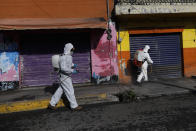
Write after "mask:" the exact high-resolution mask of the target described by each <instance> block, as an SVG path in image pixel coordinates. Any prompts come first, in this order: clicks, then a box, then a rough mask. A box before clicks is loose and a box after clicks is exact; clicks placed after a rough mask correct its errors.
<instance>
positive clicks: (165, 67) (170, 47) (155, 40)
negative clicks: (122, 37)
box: [130, 33, 182, 79]
mask: <svg viewBox="0 0 196 131" xmlns="http://www.w3.org/2000/svg"><path fill="white" fill-rule="evenodd" d="M145 45H149V46H150V48H151V49H150V52H149V53H150V56H151V58H152V60H153V61H154V64H153V65H152V72H151V73H149V78H150V79H151V78H179V77H181V76H182V65H181V47H180V34H179V33H171V34H145V35H130V51H131V59H133V56H134V53H135V51H136V50H137V49H143V48H144V46H145ZM149 69H150V68H149ZM149 72H150V70H149Z"/></svg>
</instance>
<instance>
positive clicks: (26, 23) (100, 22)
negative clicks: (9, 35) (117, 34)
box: [0, 18, 107, 30]
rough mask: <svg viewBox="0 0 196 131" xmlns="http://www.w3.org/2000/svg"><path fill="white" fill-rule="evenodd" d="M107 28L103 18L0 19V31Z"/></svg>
mask: <svg viewBox="0 0 196 131" xmlns="http://www.w3.org/2000/svg"><path fill="white" fill-rule="evenodd" d="M106 27H107V23H106V20H105V19H104V18H15V19H0V30H26V29H79V28H102V29H105V28H106Z"/></svg>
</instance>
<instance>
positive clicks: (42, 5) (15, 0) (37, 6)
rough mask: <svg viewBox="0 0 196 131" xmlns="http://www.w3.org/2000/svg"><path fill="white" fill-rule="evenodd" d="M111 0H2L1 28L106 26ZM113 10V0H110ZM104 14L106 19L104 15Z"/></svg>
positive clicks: (0, 7) (0, 11)
mask: <svg viewBox="0 0 196 131" xmlns="http://www.w3.org/2000/svg"><path fill="white" fill-rule="evenodd" d="M106 3H107V0H1V2H0V29H42V28H44V29H45V28H47V29H48V28H100V27H101V28H105V26H103V25H104V24H106V22H105V21H103V20H102V19H105V20H106V19H107V4H106ZM109 7H110V14H111V10H112V9H113V0H109ZM100 18H102V19H100Z"/></svg>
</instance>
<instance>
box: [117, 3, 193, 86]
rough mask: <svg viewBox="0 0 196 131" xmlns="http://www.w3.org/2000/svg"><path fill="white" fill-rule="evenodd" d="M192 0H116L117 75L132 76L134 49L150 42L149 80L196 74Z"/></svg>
mask: <svg viewBox="0 0 196 131" xmlns="http://www.w3.org/2000/svg"><path fill="white" fill-rule="evenodd" d="M195 5H196V3H195V2H194V1H188V0H187V1H183V0H180V1H175V0H169V1H168V0H167V1H166V0H165V1H164V0H161V1H152V0H134V1H133V0H117V1H116V2H115V20H116V23H118V27H117V31H118V33H117V36H118V54H119V56H118V58H119V70H120V72H119V79H120V81H121V82H123V83H127V82H132V81H133V80H135V77H137V76H135V74H136V72H134V71H135V69H134V67H133V66H132V60H133V56H134V53H135V51H136V50H138V49H142V48H143V47H144V45H150V47H151V50H150V55H151V58H152V60H153V61H154V64H153V65H152V66H150V68H149V77H150V79H151V80H154V79H159V78H180V77H191V76H192V75H196V57H195V55H196V53H195V52H196V43H195V37H196V34H195V31H196V28H195V26H196V25H195V22H194V21H195V16H196V9H195Z"/></svg>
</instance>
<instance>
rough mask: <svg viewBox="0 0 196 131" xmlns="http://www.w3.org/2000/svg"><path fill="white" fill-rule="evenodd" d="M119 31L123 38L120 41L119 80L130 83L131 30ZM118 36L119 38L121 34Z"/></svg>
mask: <svg viewBox="0 0 196 131" xmlns="http://www.w3.org/2000/svg"><path fill="white" fill-rule="evenodd" d="M118 33H120V40H121V42H118V67H119V80H120V82H121V83H129V82H131V74H130V71H131V70H130V69H131V67H130V61H129V60H130V44H129V32H128V31H120V32H118ZM118 33H117V34H118ZM117 36H118V37H117V39H118V40H119V34H118V35H117Z"/></svg>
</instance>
